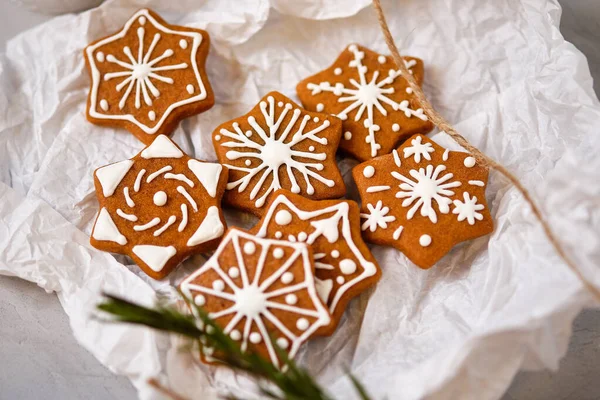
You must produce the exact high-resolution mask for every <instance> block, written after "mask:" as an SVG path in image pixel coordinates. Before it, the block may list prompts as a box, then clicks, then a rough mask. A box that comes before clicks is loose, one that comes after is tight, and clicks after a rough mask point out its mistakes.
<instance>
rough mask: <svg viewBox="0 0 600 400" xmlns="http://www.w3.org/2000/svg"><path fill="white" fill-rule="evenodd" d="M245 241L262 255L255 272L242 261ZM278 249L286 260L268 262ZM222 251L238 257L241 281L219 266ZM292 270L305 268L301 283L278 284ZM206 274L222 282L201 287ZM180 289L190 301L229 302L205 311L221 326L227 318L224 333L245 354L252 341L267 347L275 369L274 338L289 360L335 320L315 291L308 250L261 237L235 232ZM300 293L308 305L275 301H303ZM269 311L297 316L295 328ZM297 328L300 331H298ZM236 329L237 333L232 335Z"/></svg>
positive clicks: (304, 302)
mask: <svg viewBox="0 0 600 400" xmlns="http://www.w3.org/2000/svg"><path fill="white" fill-rule="evenodd" d="M242 241H243V242H244V243H249V242H252V243H254V245H255V247H256V253H257V254H259V255H260V256H259V257H258V260H257V262H256V264H255V265H256V266H255V268H254V267H252V269H251V270H249V269H247V268H246V262H247V261H246V262H245V261H244V260H245V255H244V254H243V251H242V248H241V247H242V246H241V242H242ZM274 248H285V249H286V250H288V249H289V251H286V252H285V254H286V257H285V258H284V259H283V260H282V261H281V262H278V263H276V264H274V263H272V262H268V261H267V260H268V259H269V258H268V257H269V254H271V252H272V250H273V249H274ZM223 252H233V254H235V258H236V260H237V262H235V264H234V265H236V266H237V268H239V279H236V280H235V281H234V280H232V279H231V278H230V277H229V275H228V274H227V273H226V272H225V270H223V267H225V268H230V265H225V266H221V265H220V264H219V259H220V258H221V255H222V254H223ZM291 268H294V269H293V270H294V271H298V272H299V273H300V269H301V270H302V273H301V276H302V277H303V278H302V280H297V281H296V282H293V283H292V284H291V285H288V284H285V286H281V284H279V283H278V280H280V279H281V281H282V282H283V281H284V279H283V277H284V276H286V274H288V273H290V271H288V270H289V269H291ZM250 271H252V273H251V272H250ZM205 273H210V274H215V273H216V274H218V278H217V279H215V280H214V281H212V282H207V286H204V285H201V284H200V283H199V282H201V281H202V279H201V277H202V276H203V275H204V274H205ZM288 283H291V282H288ZM274 287H276V289H275V288H274ZM181 288H182V291H183V292H184V293H186V295H188V296H189V297H190V298H194V296H196V295H198V294H202V295H203V296H205V297H206V301H208V302H210V301H211V299H215V300H218V301H226V302H229V303H231V306H230V307H228V308H225V309H221V310H219V311H215V312H210V310H207V311H208V312H209V314H208V315H209V317H211V318H212V319H213V320H215V321H216V322H217V323H218V322H219V319H221V318H223V321H224V328H223V331H224V333H225V334H227V335H230V336H231V337H232V339H234V340H240V341H241V345H240V346H241V349H242V351H246V350H247V348H248V343H255V344H256V343H263V344H264V346H265V347H266V348H267V350H268V354H269V358H270V360H271V362H272V363H273V364H274V365H275V366H277V367H280V361H279V357H278V356H277V352H276V351H275V348H274V347H273V345H272V343H271V340H270V336H269V335H270V334H272V335H273V336H274V337H276V338H278V339H277V345H278V346H280V347H281V348H285V349H287V351H289V357H290V358H293V357H294V356H295V354H296V353H297V351H298V349H299V347H300V345H301V343H302V342H304V341H306V340H307V339H308V338H309V337H310V336H312V335H313V334H314V333H315V332H316V331H317V330H318V329H319V328H321V327H323V326H326V325H328V324H329V323H330V321H331V317H330V316H329V313H328V312H327V310H326V308H325V307H324V306H323V305H322V303H321V301H320V300H319V297H318V293H317V290H316V288H315V283H314V276H313V273H312V270H311V261H310V259H309V251H308V248H307V247H305V246H304V245H297V244H292V243H287V242H281V241H276V240H271V239H260V238H257V237H255V236H252V235H250V234H248V233H245V232H242V231H239V230H236V229H233V230H231V231H230V232H229V233H228V234H227V236H226V237H225V238H224V239H223V241H222V242H221V244H220V245H219V248H217V250H216V252H215V254H214V255H213V256H212V257H211V258H210V259H209V260H208V261H207V262H206V263H205V264H204V265H203V266H202V267H201V268H200V269H198V270H197V271H196V272H194V273H193V274H192V275H190V276H189V277H187V278H186V279H184V281H183V282H182V284H181ZM300 294H301V295H302V296H303V297H302V298H303V304H309V305H308V306H306V305H303V306H298V305H297V303H296V304H288V303H287V302H286V303H284V302H282V301H278V300H273V299H274V298H281V297H283V298H285V299H289V300H292V299H293V297H291V296H289V295H295V296H296V300H298V298H300V297H301V296H300ZM209 304H212V303H209ZM271 310H276V311H284V312H286V313H287V314H286V315H290V316H294V317H295V318H296V320H295V321H296V322H295V323H294V324H295V325H296V326H295V327H294V325H292V326H286V325H285V324H284V323H283V322H282V321H281V320H280V319H279V317H278V316H276V315H280V313H279V312H278V313H274V312H272V311H271ZM308 318H310V321H309V319H308ZM265 323H268V324H269V325H270V326H271V327H272V329H271V331H270V332H267V328H266V325H265ZM292 328H294V329H292ZM295 328H298V329H295ZM297 330H300V331H301V332H298V333H296V332H297ZM234 331H236V332H238V333H233V332H234Z"/></svg>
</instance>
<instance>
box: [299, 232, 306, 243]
mask: <svg viewBox="0 0 600 400" xmlns="http://www.w3.org/2000/svg"><path fill="white" fill-rule="evenodd" d="M306 239H308V235H307V234H306V232H300V233H299V234H298V241H299V242H306Z"/></svg>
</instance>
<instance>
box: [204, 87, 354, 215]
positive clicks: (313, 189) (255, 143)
mask: <svg viewBox="0 0 600 400" xmlns="http://www.w3.org/2000/svg"><path fill="white" fill-rule="evenodd" d="M341 133H342V132H341V121H340V120H339V119H337V118H335V117H332V116H330V115H326V114H321V113H311V112H308V111H305V110H303V109H302V108H300V107H299V106H298V105H297V104H296V103H294V102H293V101H291V100H290V99H288V98H287V97H285V96H284V95H282V94H281V93H278V92H271V93H269V94H267V95H266V96H265V97H264V98H263V99H262V100H261V101H260V102H259V103H258V104H257V105H256V106H255V107H254V108H253V109H252V110H250V112H249V113H248V114H246V115H244V116H241V117H239V118H236V119H234V120H232V121H229V122H226V123H224V124H222V125H220V126H219V127H217V128H216V129H215V131H214V132H213V144H214V146H215V150H216V153H217V157H218V159H219V162H220V163H222V164H223V165H225V166H227V168H228V169H229V183H228V184H227V192H226V193H225V196H224V198H223V201H224V202H225V203H227V204H229V205H231V206H233V207H237V208H241V209H242V210H245V211H248V212H252V213H254V214H256V215H261V214H262V213H263V212H264V210H265V204H266V203H267V202H268V201H269V199H270V198H271V196H272V195H273V193H274V192H275V191H276V190H278V189H282V188H283V189H287V190H290V191H291V192H293V193H299V194H302V195H303V196H306V197H309V198H313V199H324V198H336V197H341V196H343V195H344V194H345V193H346V187H345V185H344V181H343V179H342V176H341V174H340V171H339V169H338V166H337V163H336V160H335V152H336V150H337V147H338V144H339V141H340V136H341Z"/></svg>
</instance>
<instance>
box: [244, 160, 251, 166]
mask: <svg viewBox="0 0 600 400" xmlns="http://www.w3.org/2000/svg"><path fill="white" fill-rule="evenodd" d="M244 164H246V166H247V167H249V166H250V165H252V161H250V160H246V161H244Z"/></svg>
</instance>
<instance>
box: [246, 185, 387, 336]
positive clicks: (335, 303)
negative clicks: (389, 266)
mask: <svg viewBox="0 0 600 400" xmlns="http://www.w3.org/2000/svg"><path fill="white" fill-rule="evenodd" d="M359 213H360V211H359V208H358V205H357V204H356V203H355V202H353V201H348V200H319V201H315V200H309V199H306V198H304V197H302V196H299V195H295V194H292V193H290V192H287V191H285V190H280V191H278V192H276V193H275V196H274V197H273V200H272V201H271V203H270V204H269V206H268V210H267V212H266V213H265V215H264V216H263V218H262V219H261V221H260V222H259V223H258V224H257V225H256V227H255V228H253V230H252V232H254V233H256V235H257V236H259V237H269V238H276V239H283V240H289V241H291V242H302V243H306V244H308V245H310V246H311V248H312V250H313V253H314V258H315V268H316V271H315V275H316V285H317V291H318V292H319V296H321V300H323V302H324V303H325V304H327V306H328V307H329V312H330V313H331V315H332V322H331V324H330V325H329V326H327V327H326V329H325V330H322V332H324V333H325V334H329V333H332V332H333V331H334V330H335V328H336V326H337V324H338V322H339V320H340V318H341V317H342V314H343V313H344V310H345V309H346V305H347V304H348V302H349V301H350V299H352V298H353V297H354V296H356V295H358V294H360V293H361V292H362V291H364V290H365V289H367V288H369V287H371V286H373V285H374V284H375V283H376V282H377V281H378V280H379V278H380V277H381V270H380V269H379V266H378V265H377V261H376V260H375V257H373V255H372V254H371V251H370V250H369V248H368V247H367V245H366V244H365V242H363V240H362V238H361V235H360V215H359Z"/></svg>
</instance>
